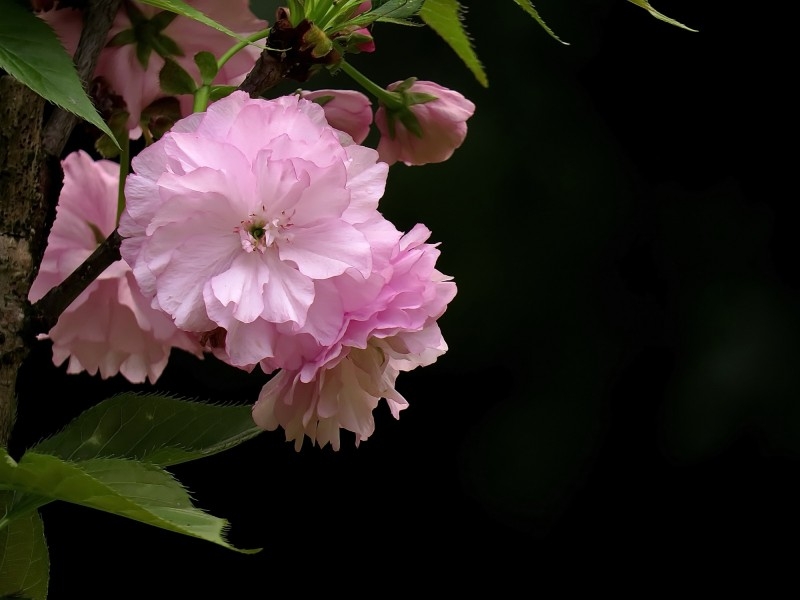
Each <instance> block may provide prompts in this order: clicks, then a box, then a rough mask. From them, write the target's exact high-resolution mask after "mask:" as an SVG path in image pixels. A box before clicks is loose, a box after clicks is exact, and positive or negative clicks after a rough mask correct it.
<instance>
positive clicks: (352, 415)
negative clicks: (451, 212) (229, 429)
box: [253, 225, 456, 450]
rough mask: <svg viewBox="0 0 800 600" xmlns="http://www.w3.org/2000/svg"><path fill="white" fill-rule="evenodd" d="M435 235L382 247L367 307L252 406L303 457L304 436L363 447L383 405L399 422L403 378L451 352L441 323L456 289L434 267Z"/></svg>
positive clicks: (365, 295) (415, 235)
mask: <svg viewBox="0 0 800 600" xmlns="http://www.w3.org/2000/svg"><path fill="white" fill-rule="evenodd" d="M429 235H430V231H428V229H427V228H425V227H424V226H422V225H417V226H416V227H415V228H414V229H413V230H412V231H411V232H409V233H408V234H406V235H405V236H403V237H402V239H400V240H399V241H398V242H397V243H396V244H394V245H393V247H391V248H387V247H385V246H384V247H381V248H378V250H377V251H376V259H375V261H374V271H373V274H372V276H371V278H370V281H368V284H367V285H365V286H364V288H363V289H362V290H361V291H362V296H361V301H362V302H363V304H362V305H361V306H350V307H349V308H348V310H347V311H346V312H347V320H346V321H347V322H346V326H345V328H344V329H343V330H342V333H341V335H340V336H339V338H338V339H337V340H336V341H335V342H334V343H332V344H329V345H328V346H327V347H322V346H318V348H317V354H316V356H315V357H313V358H310V359H308V360H306V361H305V363H304V364H302V365H300V366H299V367H298V368H297V369H296V370H286V369H285V370H282V371H280V372H279V373H277V374H276V375H275V376H273V377H272V379H270V380H269V381H268V382H267V384H266V385H265V386H264V387H263V388H262V391H261V393H260V394H259V398H258V401H257V402H256V404H255V405H254V407H253V419H254V420H255V422H256V424H257V425H258V426H259V427H261V428H263V429H266V430H270V431H271V430H274V429H276V428H277V427H278V426H281V427H283V428H284V430H285V432H286V438H287V440H294V442H295V448H296V449H297V450H299V449H300V448H301V447H302V444H303V440H304V438H305V436H307V437H308V438H309V439H310V440H311V441H312V443H316V444H319V445H320V446H321V447H324V446H325V445H326V444H328V443H330V444H331V446H332V447H333V448H334V449H336V450H338V449H339V431H340V429H342V428H343V429H346V430H349V431H352V432H353V433H354V434H355V437H356V444H358V443H359V442H361V441H362V440H366V439H367V438H369V436H370V435H372V433H373V431H374V429H375V422H374V419H373V416H372V413H373V411H374V409H375V408H376V407H377V405H378V403H379V401H380V399H381V398H384V399H386V401H387V403H388V405H389V408H390V410H391V412H392V414H393V415H394V417H395V418H399V416H400V411H401V410H403V409H405V408H406V407H407V406H408V402H407V401H406V400H405V398H404V397H403V396H402V395H401V394H400V393H399V392H398V391H397V390H396V388H395V382H396V379H397V376H398V374H399V373H400V372H401V371H410V370H412V369H414V368H416V367H418V366H425V365H429V364H431V363H433V362H434V361H436V359H437V358H438V357H439V356H440V355H441V354H443V353H444V352H445V351H446V350H447V344H446V343H445V341H444V339H443V337H442V334H441V331H440V329H439V326H438V324H437V322H436V321H437V319H438V318H439V317H440V316H441V315H442V314H443V313H444V311H445V309H446V307H447V305H448V303H449V302H450V301H451V300H452V299H453V297H454V296H455V293H456V286H455V283H453V282H452V281H451V279H452V278H451V277H448V276H446V275H443V274H442V273H440V272H439V271H438V270H437V269H436V268H435V262H436V260H437V258H438V256H439V251H438V249H436V245H434V244H427V243H424V242H425V240H426V239H427V238H428V236H429ZM334 281H335V280H334ZM376 284H377V285H376ZM351 303H352V299H351Z"/></svg>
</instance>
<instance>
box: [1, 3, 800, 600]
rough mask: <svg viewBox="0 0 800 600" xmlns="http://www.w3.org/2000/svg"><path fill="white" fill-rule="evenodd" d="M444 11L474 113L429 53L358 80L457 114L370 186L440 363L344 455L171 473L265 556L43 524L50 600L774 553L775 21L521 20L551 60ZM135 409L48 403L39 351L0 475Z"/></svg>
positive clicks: (503, 27) (485, 23)
mask: <svg viewBox="0 0 800 600" xmlns="http://www.w3.org/2000/svg"><path fill="white" fill-rule="evenodd" d="M273 4H274V3H269V2H264V3H259V6H258V10H259V11H261V15H262V16H264V17H266V18H268V19H270V20H271V19H272V10H271V8H269V7H270V6H271V5H273ZM463 4H464V5H466V6H467V7H468V11H467V12H466V14H465V24H466V26H467V28H468V30H469V31H470V32H471V34H472V37H473V38H474V43H475V47H476V51H477V53H478V56H479V57H480V58H481V60H482V62H483V64H484V67H485V69H486V72H487V74H488V77H489V83H490V85H489V87H488V88H487V89H484V88H483V87H481V86H480V85H479V84H478V83H477V82H476V81H475V79H474V78H473V77H472V75H471V74H470V72H469V71H468V70H467V69H466V67H464V65H463V64H462V63H461V62H460V61H459V59H458V58H457V57H455V55H454V54H453V53H452V51H451V50H450V49H449V48H448V47H447V46H446V45H445V44H444V43H443V42H442V41H441V40H440V39H439V38H438V37H437V36H436V35H435V33H433V32H431V31H429V30H427V29H413V28H402V27H396V26H392V25H384V24H379V25H377V26H376V27H375V29H374V32H373V33H374V36H375V39H376V44H377V51H376V52H375V53H374V54H371V55H359V56H355V57H353V59H352V62H353V64H354V65H355V66H356V67H357V68H359V69H361V70H362V71H363V72H364V73H366V74H368V75H369V76H370V77H371V78H373V80H375V81H376V82H377V83H379V84H381V85H386V84H389V83H391V82H393V81H397V80H400V79H405V78H406V77H409V76H412V75H413V76H417V77H418V78H420V79H428V80H432V81H436V82H438V83H440V84H442V85H445V86H447V87H450V88H453V89H457V90H459V91H461V92H462V93H463V94H464V95H465V96H467V97H468V98H470V99H471V100H473V101H474V102H475V103H476V105H477V110H476V113H475V116H474V117H473V118H472V119H471V120H470V121H469V135H468V136H467V139H466V141H465V143H464V145H463V146H462V147H461V148H460V149H459V150H457V151H456V153H455V154H454V156H453V158H452V159H451V160H449V161H447V162H445V163H442V164H437V165H428V166H425V167H412V168H409V167H405V166H404V165H396V166H394V167H393V168H392V169H391V171H390V175H389V182H388V185H387V192H386V195H385V197H384V199H383V200H382V203H383V205H382V206H383V211H384V213H385V214H386V216H387V217H388V218H390V219H391V220H393V221H394V222H395V223H396V224H397V225H398V226H399V227H401V228H403V229H409V228H410V227H411V226H413V224H414V223H416V222H423V223H425V224H426V225H427V226H428V227H429V228H430V229H431V230H432V231H433V236H432V240H431V241H435V242H441V251H442V256H441V258H440V260H439V263H438V266H439V268H440V269H441V270H442V271H443V272H445V273H447V274H450V275H453V276H454V277H455V281H456V283H457V284H458V286H459V292H458V295H457V296H456V298H455V300H454V301H453V302H452V303H451V305H450V307H449V309H448V311H447V313H446V314H445V315H444V316H443V317H442V319H441V320H440V325H441V327H442V329H443V332H444V335H445V338H446V340H447V341H448V343H449V345H450V350H449V352H448V353H447V354H445V355H444V356H443V357H441V358H440V359H439V361H438V362H437V363H435V364H434V365H432V366H429V367H426V368H424V369H417V370H416V371H413V372H411V373H406V374H402V375H401V376H400V378H399V380H398V388H399V390H400V391H401V393H403V394H404V395H405V396H406V397H407V398H408V399H409V401H410V408H408V409H407V410H406V411H404V412H403V413H402V415H401V418H400V420H399V421H395V420H394V419H393V418H392V417H391V415H390V414H389V411H388V409H387V408H386V406H385V405H381V406H380V407H379V409H378V410H377V411H376V421H377V427H376V432H375V434H374V435H373V436H372V437H371V438H370V439H369V440H368V441H366V442H364V443H363V444H362V445H361V447H359V448H357V449H356V448H354V447H353V446H352V437H348V435H344V436H343V448H342V449H341V450H340V451H339V452H338V453H335V452H333V451H331V449H330V448H326V449H323V450H320V449H319V448H312V447H310V446H309V445H308V444H306V445H305V446H304V448H303V450H302V451H301V452H299V453H296V452H295V451H294V449H293V446H292V444H290V443H286V442H285V441H284V440H283V433H282V432H281V431H277V432H272V433H265V434H263V435H261V436H260V437H258V438H256V439H255V440H252V441H250V442H248V443H246V444H243V445H241V446H239V447H237V448H236V449H234V450H231V451H229V452H226V453H223V454H221V455H218V456H215V457H211V458H207V459H203V460H201V461H197V462H195V463H189V464H186V465H181V466H177V467H174V468H173V469H172V472H173V473H175V474H176V475H177V476H178V477H179V479H180V480H181V481H182V482H183V483H184V484H185V485H186V486H187V487H188V488H189V489H190V490H191V491H192V493H193V497H195V498H196V501H197V504H198V505H199V506H201V507H203V508H205V509H207V510H209V511H211V512H212V513H214V514H215V515H217V516H221V517H224V518H227V519H229V520H230V522H231V530H230V535H229V537H230V540H231V541H232V542H233V543H234V544H236V545H237V546H239V547H246V548H249V547H263V548H264V550H263V551H262V552H260V553H259V554H256V555H252V556H246V555H240V554H236V553H233V552H230V551H228V550H225V549H223V548H220V547H216V546H213V545H211V544H207V543H205V542H202V541H199V540H195V539H190V538H184V537H182V536H179V535H176V534H172V533H169V532H165V531H162V530H158V529H154V528H149V527H146V526H144V525H141V524H139V523H136V522H133V521H127V520H125V519H123V518H120V517H115V516H111V515H105V514H102V513H98V512H96V511H92V510H89V509H84V508H81V507H77V506H72V505H66V504H59V503H55V504H52V505H48V506H46V507H44V508H43V509H42V515H43V519H44V524H45V532H46V535H47V539H48V543H49V547H50V552H51V559H52V565H51V594H50V597H51V598H53V599H54V600H60V599H62V598H76V597H81V598H148V597H152V598H162V597H163V598H169V597H175V598H212V597H213V598H216V597H220V598H229V597H230V598H237V597H268V596H270V595H272V594H275V593H286V591H291V593H294V594H303V593H316V592H318V591H322V592H325V591H334V590H336V591H341V592H342V593H344V594H362V593H388V592H392V591H396V589H397V588H396V586H398V585H400V584H403V583H405V584H409V585H411V586H414V587H415V588H416V589H420V590H425V589H434V590H437V589H448V590H450V591H461V590H466V591H469V590H470V589H471V588H470V586H472V585H475V584H478V583H491V585H493V586H494V587H492V588H491V589H492V590H494V591H496V592H497V593H500V592H501V591H502V590H504V589H505V588H506V586H515V585H518V584H520V585H525V586H528V587H526V588H525V589H527V590H539V591H542V590H545V589H547V587H548V586H549V585H550V584H556V585H558V586H560V587H561V588H562V589H567V588H571V587H574V586H583V585H590V586H592V587H595V586H596V587H597V588H600V587H601V586H602V588H605V589H608V588H607V586H606V584H607V583H611V584H612V585H615V586H616V585H618V584H619V583H621V582H626V583H632V582H637V581H642V582H646V584H647V585H648V586H649V587H652V588H653V589H658V588H659V587H661V586H662V585H665V584H666V583H668V582H676V581H677V582H680V581H682V580H683V579H684V578H685V577H687V574H689V573H694V574H699V575H705V576H706V577H708V576H709V575H711V580H713V576H714V573H716V572H717V571H716V567H715V565H723V566H722V568H721V570H720V571H719V572H720V573H725V574H727V580H728V581H730V580H731V579H732V578H737V577H740V576H742V575H743V574H745V573H751V572H753V569H754V568H755V567H756V566H757V565H759V564H761V561H763V560H767V561H768V560H771V559H772V558H773V557H774V556H775V557H777V556H778V555H779V552H780V551H781V548H783V547H784V544H789V547H791V546H793V545H794V544H795V543H796V542H795V540H796V539H797V534H798V519H797V517H796V514H797V509H796V507H797V505H798V502H800V492H799V491H798V486H796V484H795V481H796V480H797V478H798V477H800V463H798V460H797V458H798V456H799V454H798V453H799V452H800V402H798V384H800V376H799V373H798V369H797V364H798V358H799V357H798V345H797V338H798V335H797V334H798V315H800V310H798V297H797V287H798V269H797V266H796V263H795V262H794V258H793V254H794V250H795V246H796V244H797V242H796V241H795V236H794V232H795V230H796V227H797V225H796V223H797V210H796V208H795V200H796V197H795V192H794V189H793V187H790V180H789V176H790V174H791V173H792V171H791V169H792V165H791V164H790V161H789V157H790V155H789V153H790V152H793V150H790V149H789V148H791V147H792V145H793V138H791V137H789V136H788V135H787V134H789V132H790V123H791V121H793V112H791V111H790V110H789V108H788V98H789V97H790V96H789V94H788V87H789V85H788V83H787V77H788V76H789V72H788V71H787V69H786V67H784V66H782V64H783V63H785V62H788V61H787V59H786V56H787V54H785V46H787V45H788V42H787V39H788V37H787V36H786V35H785V32H784V31H782V30H783V29H785V28H786V27H785V26H784V25H782V23H783V22H785V20H784V19H783V18H781V17H780V16H779V15H775V14H767V13H766V11H767V10H772V9H774V6H767V5H763V4H761V5H756V4H754V5H753V6H752V7H749V8H748V9H747V10H745V8H744V7H742V8H736V7H733V6H732V5H730V4H729V3H725V2H721V1H720V0H695V1H690V0H655V2H654V5H655V8H657V9H659V10H661V11H662V12H664V13H666V14H668V15H669V16H671V17H673V18H676V19H677V20H679V21H681V22H683V23H685V24H687V25H689V26H691V27H694V28H696V29H699V32H697V33H693V32H689V31H685V30H682V29H679V28H677V27H673V26H671V25H668V24H666V23H664V22H661V21H659V20H656V19H654V18H652V17H651V16H650V15H648V14H647V13H646V12H645V11H644V10H642V9H641V8H638V7H636V6H634V5H633V4H632V3H629V2H625V1H624V0H570V1H568V2H567V1H555V0H540V1H539V2H537V3H536V6H537V8H538V9H539V11H540V14H541V15H542V16H543V17H544V18H545V20H546V21H547V22H548V24H549V25H550V26H551V27H552V28H553V29H554V30H555V31H556V32H557V33H558V34H559V35H560V36H561V37H562V39H564V40H566V41H568V42H570V45H568V46H565V45H560V44H559V43H557V42H556V41H554V40H553V39H552V38H550V37H549V36H548V35H547V34H546V33H545V32H544V31H543V30H542V29H541V28H540V27H539V26H538V25H537V24H536V23H535V22H534V21H533V20H532V19H530V18H529V17H528V16H526V15H525V13H524V12H523V11H522V10H521V9H520V8H519V7H518V6H516V5H515V4H514V2H512V1H511V0H505V1H492V2H477V1H471V2H463ZM294 87H296V85H295V84H291V85H287V87H286V89H285V90H283V89H282V90H278V91H289V90H291V89H293V88H294ZM309 87H353V84H351V83H350V82H349V81H348V80H347V79H346V77H345V76H344V75H340V76H337V77H336V78H333V79H332V78H331V77H330V76H329V75H327V74H323V75H320V76H319V77H318V78H317V79H315V80H312V81H311V82H310V85H309ZM367 143H368V144H370V143H374V139H373V138H372V137H371V138H370V139H369V140H368V142H367ZM791 183H793V182H791ZM173 358H174V361H173V362H172V363H171V364H170V366H169V367H168V369H167V371H166V372H165V374H164V376H163V377H162V379H161V380H159V382H158V384H157V385H156V389H159V390H163V391H170V392H174V393H176V394H180V395H183V396H187V397H193V398H200V399H210V400H225V401H233V402H241V403H249V402H252V401H253V400H255V397H256V395H257V393H258V390H259V389H260V387H261V385H262V383H263V381H264V379H263V378H261V377H259V376H257V375H250V376H248V375H246V374H244V373H239V372H231V369H229V368H227V367H225V366H224V365H221V364H216V363H214V362H213V361H212V360H210V359H209V360H206V361H205V362H204V363H203V364H202V365H200V366H199V367H198V364H197V363H196V362H195V361H194V360H192V359H189V358H186V357H184V356H180V355H179V356H174V357H173ZM131 387H133V388H134V389H151V388H149V387H147V386H130V385H128V384H126V382H125V381H124V380H122V381H120V380H111V381H101V380H99V378H97V379H96V378H92V377H88V376H66V375H65V374H64V369H63V368H56V367H54V366H52V364H51V362H50V349H49V346H47V345H46V344H43V345H42V346H41V347H40V348H38V349H37V351H36V352H35V353H34V355H33V356H32V357H31V360H30V361H29V362H28V364H26V366H25V369H24V370H23V371H22V373H21V374H20V386H19V395H20V401H19V405H20V406H19V419H18V426H17V429H16V430H15V432H14V437H13V439H12V448H18V449H19V448H24V447H25V446H27V445H30V444H32V443H34V442H35V441H36V440H37V439H39V437H41V436H44V435H49V434H50V433H53V432H55V431H57V430H58V429H59V428H60V427H61V426H63V424H65V423H66V422H67V421H68V420H69V419H70V418H71V417H73V416H75V415H77V414H78V413H79V412H80V411H81V410H83V409H84V408H86V407H87V406H89V405H91V404H93V403H95V402H97V401H99V400H101V399H102V398H104V397H106V396H108V395H110V394H111V393H114V392H116V391H119V390H122V389H130V388H131ZM739 569H741V571H739ZM756 570H757V569H756ZM732 574H735V577H734V576H733V575H732ZM376 582H377V583H376ZM423 586H425V587H423ZM642 589H643V590H644V589H647V588H642Z"/></svg>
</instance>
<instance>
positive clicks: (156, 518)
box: [0, 448, 258, 554]
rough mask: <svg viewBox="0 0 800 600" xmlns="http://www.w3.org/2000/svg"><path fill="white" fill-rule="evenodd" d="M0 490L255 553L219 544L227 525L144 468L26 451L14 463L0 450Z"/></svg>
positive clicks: (154, 469)
mask: <svg viewBox="0 0 800 600" xmlns="http://www.w3.org/2000/svg"><path fill="white" fill-rule="evenodd" d="M0 489H13V490H16V491H18V492H22V493H23V494H25V495H26V496H28V495H30V496H34V497H39V498H41V499H42V500H43V502H41V503H44V502H47V501H52V500H63V501H65V502H71V503H73V504H80V505H81V506H86V507H88V508H94V509H96V510H102V511H105V512H109V513H112V514H115V515H119V516H121V517H127V518H129V519H134V520H136V521H139V522H141V523H145V524H146V525H152V526H154V527H160V528H162V529H166V530H168V531H172V532H175V533H181V534H184V535H188V536H191V537H196V538H199V539H202V540H206V541H208V542H212V543H214V544H218V545H220V546H224V547H225V548H229V549H230V550H235V551H237V552H243V553H246V554H252V553H254V552H258V549H256V550H241V549H239V548H236V547H234V546H231V545H230V544H229V543H228V542H227V541H226V540H225V532H226V531H227V529H228V526H229V525H228V522H227V521H226V520H224V519H220V518H218V517H215V516H213V515H210V514H208V513H206V512H204V511H202V510H200V509H199V508H197V507H195V506H194V505H193V504H192V501H191V499H190V497H189V494H188V493H187V492H186V490H185V489H184V488H183V486H182V485H181V484H180V482H178V481H177V480H176V479H175V478H174V477H173V476H172V475H171V474H169V473H168V472H167V471H165V470H164V469H162V468H161V467H159V466H158V465H154V464H150V463H142V462H137V461H133V460H127V459H122V458H95V459H91V460H86V461H82V462H69V461H65V460H62V459H60V458H58V457H56V456H50V455H48V454H39V453H37V452H31V451H28V452H26V453H25V454H24V455H23V457H22V459H21V460H20V461H19V463H16V462H14V460H13V459H12V458H11V457H10V456H9V455H8V453H7V452H6V451H5V449H3V448H0ZM12 511H13V506H12ZM18 518H21V517H18Z"/></svg>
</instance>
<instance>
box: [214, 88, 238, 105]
mask: <svg viewBox="0 0 800 600" xmlns="http://www.w3.org/2000/svg"><path fill="white" fill-rule="evenodd" d="M236 90H237V87H236V86H235V85H212V86H211V93H210V94H209V95H208V97H209V98H210V99H211V100H212V102H216V101H217V100H220V99H221V98H225V97H226V96H230V95H231V94H232V93H233V92H235V91H236Z"/></svg>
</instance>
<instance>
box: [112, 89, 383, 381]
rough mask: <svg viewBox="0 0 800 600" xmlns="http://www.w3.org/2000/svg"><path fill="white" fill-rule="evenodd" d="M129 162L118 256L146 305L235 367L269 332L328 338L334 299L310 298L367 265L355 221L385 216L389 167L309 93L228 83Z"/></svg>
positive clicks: (272, 353) (358, 277) (267, 351)
mask: <svg viewBox="0 0 800 600" xmlns="http://www.w3.org/2000/svg"><path fill="white" fill-rule="evenodd" d="M132 167H133V171H134V174H132V175H130V176H129V177H128V180H127V183H126V186H125V193H126V198H127V205H126V209H125V212H124V213H123V215H122V217H121V219H120V226H119V232H120V235H122V236H123V237H124V238H126V239H124V240H123V242H122V247H121V252H122V256H123V257H124V258H125V259H126V260H127V261H128V262H129V264H131V265H132V266H133V272H134V275H135V276H136V279H137V281H138V282H139V284H140V286H141V288H142V291H143V292H144V294H145V295H146V296H147V297H149V298H152V303H153V306H154V307H158V308H160V309H161V310H164V311H165V312H167V313H168V314H169V315H171V316H172V317H173V318H174V320H175V322H176V324H177V325H178V327H180V328H181V329H184V330H187V331H194V332H199V333H204V334H207V335H206V337H207V338H209V339H214V340H216V341H217V342H218V343H219V342H220V341H222V340H223V338H224V344H225V348H224V349H223V354H225V355H227V356H228V357H229V360H230V362H231V364H234V365H236V366H241V367H248V366H252V365H254V364H256V363H258V362H259V361H261V360H263V359H266V358H270V357H276V356H278V350H277V349H276V344H277V343H278V341H279V340H278V338H279V335H280V336H283V338H282V339H281V344H285V343H288V344H289V345H290V346H291V344H294V343H295V341H294V338H295V336H297V342H296V343H298V344H299V343H306V341H305V338H303V337H302V335H301V334H303V335H305V336H306V337H307V338H309V339H310V340H312V341H313V342H314V343H319V344H322V345H327V344H329V343H330V342H331V341H332V340H334V339H335V338H336V336H337V335H338V333H339V330H340V328H341V325H342V321H343V319H344V313H343V312H342V310H343V309H342V302H336V301H331V302H328V301H325V302H317V301H316V298H317V291H318V289H319V287H320V286H323V284H324V283H325V282H326V281H327V280H328V279H331V278H334V277H337V276H340V275H343V274H345V273H347V274H348V277H350V278H351V279H352V281H353V283H352V284H351V285H353V286H356V285H358V282H359V281H363V279H364V278H365V277H368V276H369V275H370V274H371V272H372V246H371V243H370V242H369V241H368V239H367V237H366V235H365V234H364V233H363V232H362V231H361V230H360V229H359V227H361V224H362V223H366V222H368V221H371V220H379V221H385V219H383V217H382V216H381V215H380V213H379V212H378V211H377V206H378V200H379V199H380V197H381V196H382V195H383V191H384V186H385V183H386V175H387V172H388V166H387V165H386V164H384V163H380V162H377V152H375V151H374V150H372V149H370V148H365V147H363V146H359V145H357V144H354V143H353V141H352V138H350V136H348V135H346V134H343V133H341V132H339V131H338V130H336V129H333V128H332V127H331V126H330V125H328V123H327V122H326V121H325V113H324V111H323V109H322V108H321V107H320V106H319V105H317V104H315V103H314V102H311V101H309V100H304V99H302V98H298V97H297V96H296V95H293V94H292V95H289V96H283V97H279V98H276V99H274V100H263V99H251V98H250V97H249V96H248V95H247V94H246V93H244V92H234V93H233V94H231V95H230V96H228V97H227V98H223V99H222V100H219V101H218V102H215V103H214V104H212V105H211V107H210V108H209V110H208V111H207V112H205V113H196V114H193V115H191V116H189V117H187V118H185V119H182V120H181V121H179V122H177V123H176V124H175V126H174V127H173V128H172V130H170V132H168V133H167V134H166V135H165V136H164V137H163V138H161V139H160V140H159V141H158V142H156V143H154V144H152V145H151V146H149V147H147V148H145V149H144V150H143V151H142V152H140V153H139V154H138V155H137V156H136V157H135V158H134V159H133V162H132ZM345 287H346V286H345ZM327 299H328V298H327V297H326V300H327ZM333 300H335V298H334V299H333ZM219 328H222V329H223V330H224V335H222V334H221V333H222V332H219V331H218V330H219ZM287 338H288V342H287ZM290 350H291V348H289V349H288V350H284V349H283V348H281V349H280V352H281V353H283V352H284V351H286V352H287V354H291V352H290Z"/></svg>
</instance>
